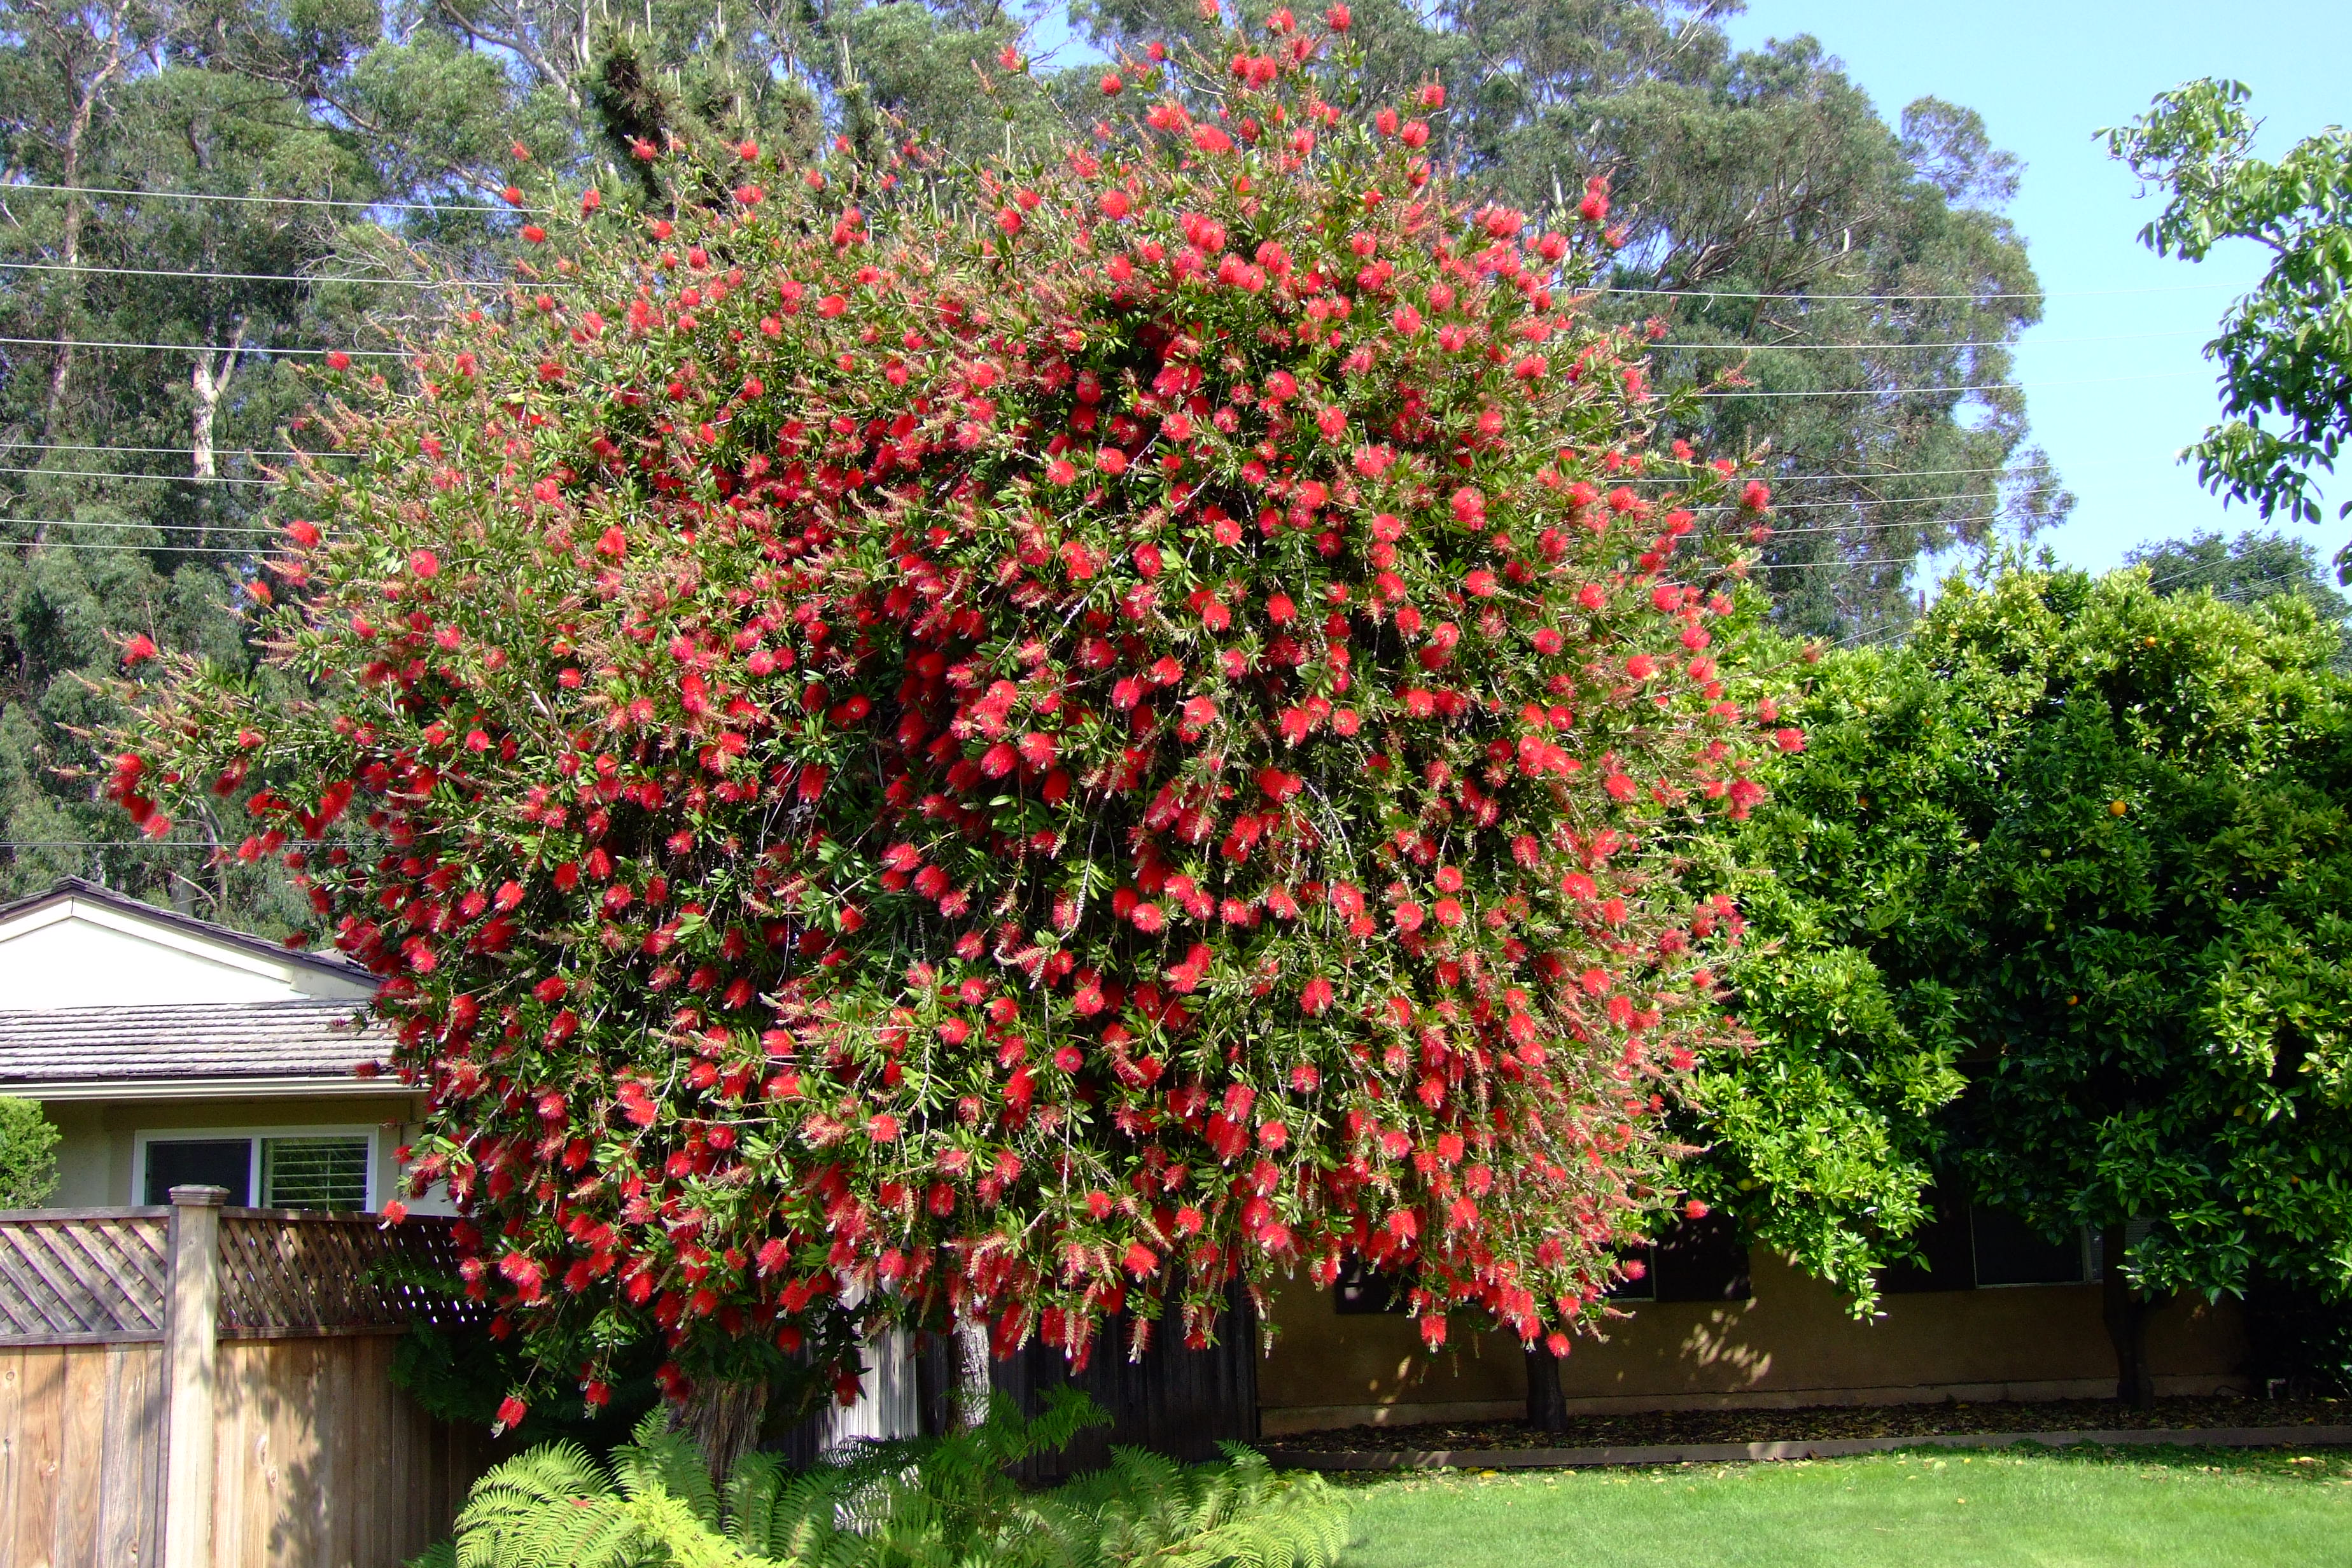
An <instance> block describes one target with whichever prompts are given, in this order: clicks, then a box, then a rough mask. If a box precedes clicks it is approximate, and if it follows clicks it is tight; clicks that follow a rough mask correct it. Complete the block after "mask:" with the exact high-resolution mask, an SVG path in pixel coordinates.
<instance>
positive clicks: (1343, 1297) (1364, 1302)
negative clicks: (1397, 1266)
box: [1331, 1258, 1405, 1317]
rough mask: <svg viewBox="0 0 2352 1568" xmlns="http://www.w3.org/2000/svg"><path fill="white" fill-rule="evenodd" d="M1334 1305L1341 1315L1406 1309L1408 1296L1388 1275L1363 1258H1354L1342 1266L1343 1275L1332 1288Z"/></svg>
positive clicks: (1340, 1275)
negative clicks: (1406, 1296)
mask: <svg viewBox="0 0 2352 1568" xmlns="http://www.w3.org/2000/svg"><path fill="white" fill-rule="evenodd" d="M1331 1306H1332V1310H1335V1311H1337V1312H1339V1314H1340V1315H1341V1316H1343V1317H1353V1316H1355V1315H1357V1314H1359V1313H1362V1314H1370V1313H1373V1312H1402V1311H1403V1310H1405V1300H1404V1295H1403V1293H1402V1291H1400V1290H1398V1289H1396V1287H1395V1285H1394V1284H1393V1283H1392V1282H1391V1280H1390V1279H1389V1277H1388V1276H1387V1275H1385V1274H1382V1273H1381V1272H1380V1271H1378V1270H1377V1269H1374V1268H1370V1266H1368V1265H1367V1264H1366V1263H1365V1262H1364V1261H1363V1259H1361V1258H1349V1259H1348V1261H1347V1262H1345V1263H1343V1264H1341V1265H1340V1266H1339V1281H1338V1283H1337V1284H1335V1285H1334V1286H1333V1287H1332V1290H1331Z"/></svg>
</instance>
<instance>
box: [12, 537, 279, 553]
mask: <svg viewBox="0 0 2352 1568" xmlns="http://www.w3.org/2000/svg"><path fill="white" fill-rule="evenodd" d="M12 545H26V546H30V547H32V548H34V549H37V550H86V551H89V552H91V553H92V554H97V555H106V554H114V555H234V554H236V553H237V552H240V551H244V552H250V551H252V550H254V549H256V548H257V546H254V545H250V544H237V545H224V546H221V547H219V548H217V549H215V548H214V547H212V546H209V545H202V544H80V543H77V542H74V541H72V540H69V539H43V540H38V541H36V540H30V539H0V549H5V548H7V547H9V546H12Z"/></svg>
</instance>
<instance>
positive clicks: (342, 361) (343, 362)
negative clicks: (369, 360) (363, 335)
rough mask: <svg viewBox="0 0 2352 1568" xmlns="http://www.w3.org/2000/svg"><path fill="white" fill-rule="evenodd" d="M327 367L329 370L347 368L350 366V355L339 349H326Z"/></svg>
mask: <svg viewBox="0 0 2352 1568" xmlns="http://www.w3.org/2000/svg"><path fill="white" fill-rule="evenodd" d="M327 368H328V369H329V370H349V369H351V368H352V356H351V355H349V354H347V353H344V352H343V351H342V350H341V349H329V350H328V351H327Z"/></svg>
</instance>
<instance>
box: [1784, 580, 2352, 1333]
mask: <svg viewBox="0 0 2352 1568" xmlns="http://www.w3.org/2000/svg"><path fill="white" fill-rule="evenodd" d="M2339 647H2340V637H2339V636H2338V634H2337V632H2336V628H2335V627H2334V626H2327V625H2323V624H2322V623H2321V622H2320V621H2319V620H2318V619H2317V617H2315V616H2314V615H2313V613H2312V611H2311V610H2310V608H2309V607H2308V606H2307V605H2305V604H2304V603H2302V602H2301V601H2299V600H2297V599H2294V598H2291V597H2278V598H2272V599H2269V600H2266V601H2263V602H2262V603H2260V604H2258V605H2253V606H2252V607H2249V608H2240V607H2235V606H2232V605H2227V604H2224V603H2222V602H2221V601H2220V600H2218V599H2216V598H2215V597H2213V596H2212V595H2210V594H2195V595H2175V596H2167V595H2160V594H2158V593H2155V592H2152V591H2151V590H2150V588H2149V586H2148V579H2147V574H2146V573H2145V572H2144V571H2125V572H2121V573H2116V574H2111V575H2109V576H2106V577H2104V578H2098V579H2093V578H2091V577H2088V576H2086V575H2084V574H2077V573H2041V572H2029V571H2022V570H2020V571H2013V572H2011V573H2008V574H2004V575H2002V576H2000V577H1999V578H1997V579H1995V580H1994V581H1992V582H1991V583H1990V584H1987V585H1984V586H1969V585H1956V586H1954V587H1953V588H1951V589H1950V590H1948V592H1947V594H1946V595H1945V596H1944V598H1943V599H1942V600H1941V601H1940V602H1939V603H1938V605H1937V607H1936V608H1935V609H1934V610H1933V611H1932V612H1930V614H1929V616H1928V617H1927V621H1926V623H1925V624H1924V626H1922V628H1921V630H1920V632H1919V634H1918V636H1917V637H1916V638H1915V639H1914V641H1913V643H1912V645H1911V646H1910V647H1907V648H1906V649H1904V650H1902V651H1900V652H1880V651H1867V652H1863V653H1858V654H1853V655H1850V656H1846V657H1843V658H1833V659H1832V660H1828V661H1825V663H1824V665H1823V667H1822V669H1823V676H1822V679H1821V680H1820V682H1819V683H1818V684H1817V685H1815V686H1814V687H1813V688H1812V689H1811V690H1810V691H1809V692H1808V693H1807V695H1806V697H1805V698H1804V700H1803V701H1802V703H1801V705H1800V707H1799V710H1798V711H1799V712H1800V713H1801V716H1802V718H1803V720H1804V721H1805V722H1806V725H1807V728H1808V731H1809V733H1810V735H1811V744H1810V745H1809V747H1808V749H1807V751H1806V752H1805V754H1804V756H1803V758H1802V759H1801V761H1800V762H1799V763H1797V764H1795V765H1793V766H1791V767H1789V768H1787V769H1784V770H1783V776H1782V777H1781V778H1780V779H1779V780H1778V781H1777V795H1776V799H1777V801H1778V805H1776V806H1775V808H1774V819H1773V822H1774V826H1775V831H1776V833H1777V834H1778V836H1779V839H1780V842H1779V844H1778V846H1777V847H1776V852H1775V856H1774V859H1775V868H1776V870H1777V871H1778V874H1779V879H1780V881H1782V882H1783V883H1785V884H1787V885H1788V888H1789V893H1788V897H1790V899H1791V900H1792V901H1793V900H1802V901H1803V902H1804V903H1805V904H1806V905H1807V906H1808V907H1810V908H1811V910H1814V911H1817V918H1820V919H1822V920H1824V921H1827V922H1829V934H1830V935H1831V937H1832V938H1833V939H1834V940H1836V941H1839V942H1843V943H1845V944H1848V945H1850V946H1851V947H1852V948H1853V950H1855V951H1857V952H1860V953H1863V954H1865V955H1866V956H1867V958H1868V960H1869V963H1870V965H1871V967H1872V968H1873V969H1874V984H1864V985H1862V986H1861V987H1860V993H1861V994H1863V995H1864V997H1866V998H1873V999H1874V998H1875V996H1876V995H1877V994H1879V993H1880V991H1881V990H1882V989H1883V992H1884V994H1886V995H1889V996H1892V997H1893V998H1894V999H1895V1003H1896V1006H1895V1013H1896V1016H1897V1018H1898V1020H1899V1022H1900V1023H1901V1024H1902V1026H1904V1027H1905V1028H1906V1029H1907V1030H1908V1031H1909V1032H1910V1033H1911V1034H1912V1035H1913V1036H1915V1037H1917V1038H1919V1039H1921V1040H1922V1041H1923V1042H1934V1041H1941V1042H1944V1043H1945V1053H1946V1054H1945V1059H1946V1060H1947V1061H1950V1062H1953V1063H1955V1064H1956V1065H1957V1066H1958V1068H1959V1069H1960V1071H1961V1072H1962V1073H1963V1074H1964V1075H1965V1077H1966V1079H1967V1080H1968V1087H1967V1089H1966V1090H1965V1092H1964V1093H1963V1094H1962V1095H1961V1096H1960V1097H1959V1098H1958V1100H1955V1101H1953V1102H1952V1104H1951V1107H1950V1109H1949V1110H1948V1111H1946V1112H1944V1113H1943V1114H1942V1115H1941V1116H1940V1117H1938V1118H1937V1119H1935V1120H1936V1122H1937V1123H1939V1125H1935V1124H1931V1125H1930V1126H1929V1127H1927V1129H1925V1130H1924V1131H1926V1133H1927V1137H1926V1138H1924V1139H1923V1140H1922V1144H1923V1145H1924V1146H1925V1147H1927V1148H1928V1149H1930V1150H1932V1151H1934V1152H1936V1153H1937V1157H1938V1158H1939V1159H1940V1160H1941V1162H1942V1163H1945V1164H1946V1166H1947V1167H1948V1169H1951V1170H1953V1171H1954V1172H1955V1173H1957V1174H1958V1177H1959V1178H1960V1179H1961V1180H1962V1181H1963V1182H1964V1183H1965V1184H1966V1185H1967V1186H1968V1188H1969V1190H1970V1191H1971V1193H1972V1194H1973V1195H1974V1196H1975V1197H1976V1198H1977V1199H1979V1201H1982V1202H1985V1203H1989V1204H1992V1205H1997V1206H2000V1207H2004V1208H2008V1209H2010V1210H2011V1211H2013V1212H2015V1213H2017V1214H2019V1215H2023V1216H2025V1217H2026V1218H2027V1219H2029V1220H2030V1221H2032V1223H2033V1224H2035V1225H2037V1226H2042V1227H2044V1228H2045V1229H2047V1230H2049V1231H2050V1232H2051V1233H2052V1234H2053V1235H2056V1234H2063V1232H2065V1231H2067V1230H2070V1229H2072V1228H2073V1227H2075V1226H2091V1227H2093V1228H2094V1229H2095V1230H2098V1231H2100V1232H2102V1233H2105V1235H2106V1237H2107V1238H2108V1247H2107V1257H2108V1258H2109V1260H2110V1262H2111V1263H2122V1264H2124V1265H2125V1266H2126V1268H2127V1270H2128V1273H2127V1275H2126V1273H2125V1271H2124V1270H2123V1269H2117V1270H2115V1272H2116V1275H2117V1277H2118V1278H2128V1279H2131V1280H2132V1281H2135V1282H2137V1284H2138V1285H2139V1286H2141V1287H2142V1288H2143V1289H2145V1290H2146V1291H2147V1292H2150V1293H2153V1294H2158V1295H2160V1294H2162V1293H2165V1292H2168V1291H2174V1290H2195V1291H2199V1292H2201V1293H2206V1294H2224V1293H2228V1294H2239V1293H2242V1292H2243V1291H2244V1290H2245V1289H2247V1287H2248V1285H2249V1283H2250V1281H2251V1280H2252V1279H2256V1278H2267V1279H2274V1280H2284V1281H2292V1282H2295V1283H2298V1284H2303V1285H2307V1286H2310V1287H2312V1288H2315V1289H2318V1290H2320V1291H2322V1292H2324V1293H2326V1294H2329V1295H2332V1296H2335V1297H2337V1298H2339V1299H2341V1298H2342V1297H2344V1296H2346V1295H2347V1294H2352V1160H2348V1159H2347V1149H2352V1140H2347V1132H2352V1127H2347V1118H2352V1101H2347V1087H2346V1086H2347V1072H2352V1058H2347V1035H2346V1032H2345V1028H2344V1020H2345V1019H2346V1017H2347V1013H2352V995H2348V994H2347V992H2346V989H2345V985H2344V980H2343V977H2344V974H2345V973H2346V971H2345V961H2346V958H2347V952H2346V948H2345V942H2346V939H2347V934H2352V824H2347V815H2346V809H2345V802H2346V800H2347V786H2352V775H2347V771H2346V770H2347V760H2352V753H2347V717H2352V709H2347V701H2346V692H2345V689H2344V688H2343V686H2342V684H2341V681H2340V679H2339V678H2338V677H2336V675H2334V674H2333V673H2332V672H2331V670H2330V668H2329V662H2330V660H2331V659H2332V658H2334V657H2335V656H2336V653H2337V651H2338V649H2339ZM1759 924H1761V925H1765V926H1766V927H1767V929H1768V930H1769V922H1765V921H1759ZM1749 962H1751V963H1753V962H1755V961H1754V960H1752V959H1751V960H1750V961H1749ZM1767 1006H1768V1011H1767V1012H1766V1013H1765V1014H1763V1015H1760V1016H1756V1017H1755V1021H1756V1023H1757V1024H1758V1026H1759V1028H1761V1029H1762V1030H1763V1031H1764V1032H1766V1033H1767V1034H1768V1035H1776V1036H1779V1035H1783V1034H1785V1031H1782V1030H1780V1029H1779V1028H1778V1026H1775V1025H1773V1024H1772V1023H1770V1022H1769V1017H1770V1013H1769V1004H1768V1005H1767ZM1881 1028H1882V1032H1884V1028H1885V1026H1881ZM1919 1081H1922V1082H1924V1081H1926V1080H1925V1079H1921V1080H1919ZM2127 1226H2131V1227H2133V1228H2132V1230H2131V1233H2130V1234H2131V1235H2132V1236H2134V1237H2136V1238H2137V1239H2135V1240H2134V1241H2133V1242H2132V1244H2131V1246H2130V1248H2129V1252H2128V1255H2127V1257H2126V1255H2125V1253H2124V1249H2123V1241H2124V1237H2125V1235H2126V1227H2127ZM2126 1329H2128V1330H2129V1331H2130V1332H2136V1329H2131V1328H2130V1325H2129V1324H2126ZM2128 1339H2129V1333H2125V1334H2120V1335H2119V1340H2123V1341H2128ZM2119 1349H2121V1350H2122V1351H2123V1352H2125V1354H2126V1358H2127V1361H2126V1373H2127V1376H2128V1375H2132V1374H2134V1373H2135V1371H2136V1369H2135V1367H2134V1365H2133V1363H2131V1361H2130V1359H2129V1358H2131V1357H2133V1356H2135V1355H2136V1351H2135V1349H2134V1347H2133V1344H2132V1343H2130V1342H2123V1343H2119Z"/></svg>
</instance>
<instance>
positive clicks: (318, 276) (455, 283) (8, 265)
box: [0, 261, 574, 289]
mask: <svg viewBox="0 0 2352 1568" xmlns="http://www.w3.org/2000/svg"><path fill="white" fill-rule="evenodd" d="M0 269H5V270H8V271H12V272H94V273H98V274H100V275H101V276H104V277H109V278H186V279H197V280H199V281H205V282H220V283H396V284H399V285H400V286H401V287H403V288H407V289H503V288H505V287H507V284H506V283H503V282H499V281H495V280H492V279H477V278H354V277H350V276H347V275H343V274H338V273H317V272H190V271H181V270H179V269H177V268H167V267H97V266H92V265H90V264H89V263H86V262H79V261H71V262H68V261H0ZM546 287H551V288H558V289H569V288H572V287H574V285H572V284H569V283H557V284H551V285H546Z"/></svg>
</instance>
